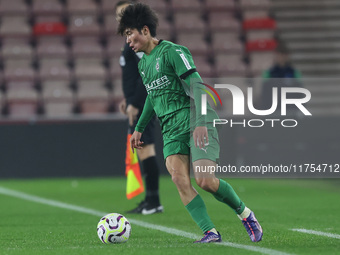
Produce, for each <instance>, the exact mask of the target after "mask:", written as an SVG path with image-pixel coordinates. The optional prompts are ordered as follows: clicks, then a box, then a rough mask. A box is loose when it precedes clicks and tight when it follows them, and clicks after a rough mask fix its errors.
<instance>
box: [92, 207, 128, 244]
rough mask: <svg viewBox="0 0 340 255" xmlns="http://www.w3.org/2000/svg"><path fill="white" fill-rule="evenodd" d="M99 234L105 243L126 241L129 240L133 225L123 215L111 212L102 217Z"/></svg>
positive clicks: (98, 227) (98, 229)
mask: <svg viewBox="0 0 340 255" xmlns="http://www.w3.org/2000/svg"><path fill="white" fill-rule="evenodd" d="M97 234H98V237H99V239H100V240H101V241H102V242H103V243H125V242H126V241H127V240H129V237H130V234H131V225H130V222H129V221H128V220H127V219H126V218H125V217H124V216H123V215H121V214H119V213H110V214H108V215H105V216H104V217H102V218H101V219H100V221H99V223H98V225H97Z"/></svg>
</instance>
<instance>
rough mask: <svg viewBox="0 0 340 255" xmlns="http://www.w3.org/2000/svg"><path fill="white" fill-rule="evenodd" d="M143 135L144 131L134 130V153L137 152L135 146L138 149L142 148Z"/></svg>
mask: <svg viewBox="0 0 340 255" xmlns="http://www.w3.org/2000/svg"><path fill="white" fill-rule="evenodd" d="M141 137H142V133H141V132H138V131H135V132H133V134H132V136H131V138H130V147H131V150H132V152H133V153H135V148H136V149H142V148H143V147H142V145H143V143H144V142H142V141H141V140H140V139H141Z"/></svg>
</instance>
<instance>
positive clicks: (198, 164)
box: [190, 128, 263, 242]
mask: <svg viewBox="0 0 340 255" xmlns="http://www.w3.org/2000/svg"><path fill="white" fill-rule="evenodd" d="M208 134H209V144H208V145H207V146H206V147H205V148H203V149H200V148H198V147H196V146H195V145H194V143H193V141H192V140H191V141H190V142H191V155H192V161H193V171H194V174H195V179H196V183H197V184H198V186H200V187H201V188H202V189H204V190H206V191H208V192H210V193H211V194H212V195H213V196H214V197H215V198H216V199H217V200H218V201H220V202H222V203H225V204H227V205H228V206H229V207H231V208H232V209H233V210H234V211H235V213H236V214H237V215H238V217H239V218H240V219H241V220H242V223H243V225H244V227H245V228H246V230H247V232H248V235H249V237H250V239H251V240H252V241H253V242H258V241H261V239H262V235H263V232H262V228H261V226H260V224H259V223H258V221H257V220H256V218H255V215H254V213H253V212H252V211H251V210H250V209H249V208H247V207H246V206H245V204H244V203H243V202H242V200H241V199H240V198H239V196H238V195H237V194H236V192H235V191H234V189H233V188H232V186H231V185H230V184H229V183H227V182H226V181H224V180H222V179H218V178H216V177H215V173H214V172H211V171H205V170H208V169H216V166H217V164H216V162H218V159H219V154H220V146H219V139H218V133H217V130H216V129H213V128H209V129H208ZM201 170H202V171H201ZM203 170H204V171H203Z"/></svg>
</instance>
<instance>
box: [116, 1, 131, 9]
mask: <svg viewBox="0 0 340 255" xmlns="http://www.w3.org/2000/svg"><path fill="white" fill-rule="evenodd" d="M132 3H133V1H129V0H122V1H119V2H118V3H116V5H115V12H116V11H117V8H118V7H119V6H122V5H125V4H132Z"/></svg>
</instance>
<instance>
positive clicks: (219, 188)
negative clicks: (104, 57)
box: [118, 3, 262, 243]
mask: <svg viewBox="0 0 340 255" xmlns="http://www.w3.org/2000/svg"><path fill="white" fill-rule="evenodd" d="M157 24H158V19H157V16H156V14H155V13H154V11H153V10H152V9H151V8H150V7H149V6H148V5H145V4H141V3H138V4H133V5H129V6H128V7H126V8H125V10H124V11H123V13H122V17H121V20H120V23H119V27H118V33H120V34H121V35H125V36H126V42H127V43H128V44H129V46H130V47H131V48H132V49H133V50H134V51H135V52H144V56H143V57H142V59H141V61H140V62H139V65H138V69H139V72H140V74H141V77H142V79H143V83H144V85H145V87H146V90H147V92H148V96H147V98H146V101H145V105H144V109H143V113H142V115H141V117H140V119H139V121H138V123H137V126H136V128H135V132H134V133H133V135H132V137H131V141H130V143H131V148H132V149H134V148H136V149H141V148H142V144H143V141H141V136H142V133H143V131H144V129H145V127H146V125H147V123H148V122H149V120H150V119H152V117H153V116H154V115H155V114H156V115H157V116H158V118H159V120H160V123H161V126H162V134H163V140H164V148H163V152H164V158H165V162H166V166H167V169H168V171H169V173H170V174H171V176H172V180H173V182H174V183H175V185H176V187H177V190H178V192H179V194H180V197H181V200H182V202H183V204H184V205H185V208H186V209H187V210H188V212H189V214H190V215H191V217H192V218H193V220H194V221H195V222H196V224H197V225H198V226H199V227H200V228H201V230H202V231H203V233H204V237H203V238H202V239H201V240H198V241H196V242H198V243H209V242H221V235H220V233H218V232H217V230H216V228H215V225H214V224H213V223H212V221H211V219H210V217H209V216H208V213H207V209H206V207H205V204H204V202H203V200H202V198H201V197H200V195H199V194H198V193H197V191H196V190H195V189H194V188H193V187H192V185H191V182H190V173H189V172H190V164H191V162H190V157H189V155H190V152H191V155H192V161H193V166H194V169H196V166H200V167H202V166H203V167H204V166H216V161H217V160H218V158H219V144H218V134H217V131H216V130H215V129H214V128H213V127H212V125H211V124H210V123H209V122H210V121H211V119H214V118H218V117H217V115H216V113H215V112H214V111H213V109H212V108H211V107H210V106H209V105H208V106H207V115H201V113H200V108H201V106H200V105H201V94H202V90H201V89H200V88H201V86H202V85H200V84H199V83H198V82H197V81H202V80H201V78H200V76H199V74H198V73H197V71H196V68H195V65H194V62H193V60H192V56H191V54H190V52H189V50H188V49H187V48H186V47H184V46H181V45H176V44H174V43H171V42H168V41H164V40H158V39H156V27H157ZM189 88H190V89H191V90H192V91H193V92H192V93H189V91H190V89H189ZM188 95H189V96H188ZM191 98H193V99H194V105H195V106H196V107H195V110H194V111H190V101H191ZM190 118H191V119H192V123H194V124H193V125H192V126H193V127H192V129H191V127H190V126H191V125H190ZM190 132H192V139H190V136H191V135H190ZM195 179H196V182H197V184H198V186H200V187H201V188H202V189H204V190H205V191H208V192H210V193H211V194H213V196H214V197H215V198H216V199H217V200H218V201H221V202H222V203H225V204H227V205H229V206H230V207H231V208H232V209H233V210H234V211H235V212H236V213H237V215H238V216H239V218H240V219H241V220H242V222H243V225H244V226H245V228H246V230H247V232H248V234H249V236H250V238H251V240H252V241H253V242H258V241H260V240H261V239H262V228H261V226H260V224H259V223H258V222H257V220H256V218H255V215H254V213H253V212H252V211H251V210H250V209H248V208H247V207H246V206H245V205H244V203H243V202H242V201H241V200H240V198H239V197H238V196H237V194H236V193H235V191H234V190H233V188H232V187H231V186H230V185H229V184H228V183H227V182H225V181H224V180H222V179H217V178H216V177H215V176H214V175H213V174H211V173H197V172H195Z"/></svg>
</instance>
